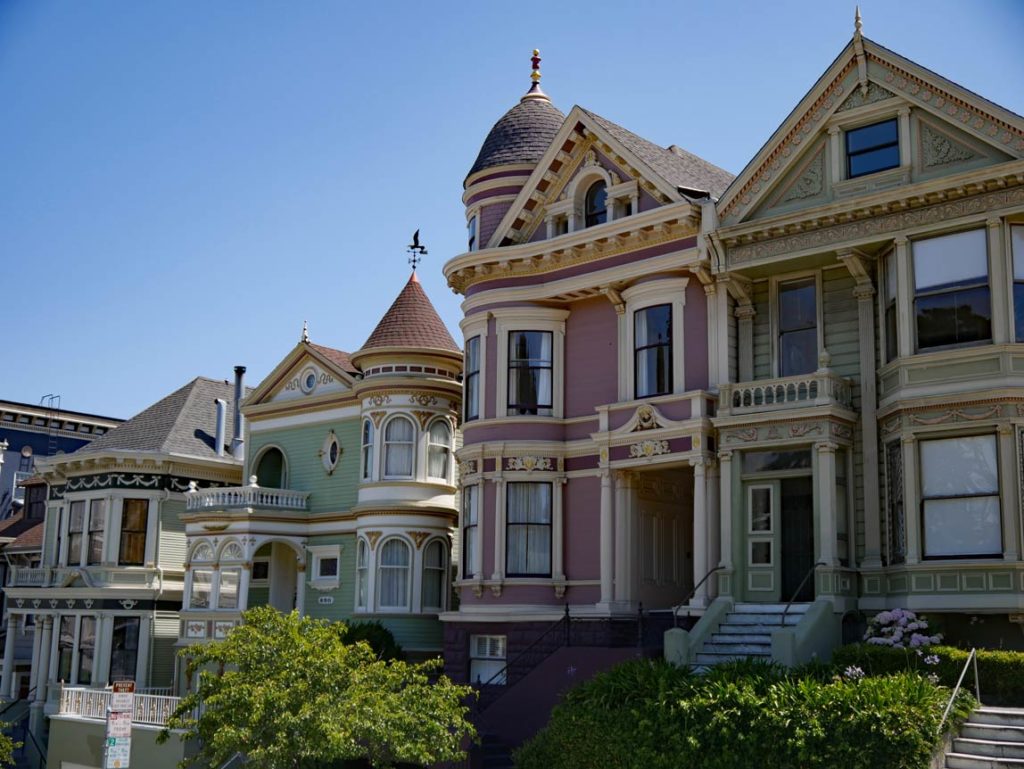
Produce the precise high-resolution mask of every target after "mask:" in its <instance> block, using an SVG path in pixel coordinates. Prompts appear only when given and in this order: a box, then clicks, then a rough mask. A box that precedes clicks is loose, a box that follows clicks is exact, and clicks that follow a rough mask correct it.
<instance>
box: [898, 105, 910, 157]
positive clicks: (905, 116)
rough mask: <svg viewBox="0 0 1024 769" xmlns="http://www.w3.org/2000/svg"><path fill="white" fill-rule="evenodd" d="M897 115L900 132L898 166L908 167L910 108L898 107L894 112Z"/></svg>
mask: <svg viewBox="0 0 1024 769" xmlns="http://www.w3.org/2000/svg"><path fill="white" fill-rule="evenodd" d="M896 114H897V115H899V131H900V165H901V166H903V167H907V166H909V165H910V160H911V158H910V107H900V108H899V110H898V111H897V112H896Z"/></svg>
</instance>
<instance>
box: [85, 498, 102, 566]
mask: <svg viewBox="0 0 1024 769" xmlns="http://www.w3.org/2000/svg"><path fill="white" fill-rule="evenodd" d="M106 519H107V501H106V500H105V499H94V500H92V501H91V502H90V503H89V537H88V542H87V544H86V559H85V562H86V563H87V564H89V565H90V566H92V565H96V564H99V563H102V562H103V535H104V529H105V528H106Z"/></svg>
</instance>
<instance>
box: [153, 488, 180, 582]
mask: <svg viewBox="0 0 1024 769" xmlns="http://www.w3.org/2000/svg"><path fill="white" fill-rule="evenodd" d="M184 512H185V502H184V501H179V500H177V499H165V500H163V501H162V502H161V503H160V539H159V540H158V542H157V562H158V564H159V565H160V566H161V567H162V568H164V569H181V568H182V565H183V564H184V563H185V550H186V545H185V524H184V523H183V522H182V520H181V515H182V513H184Z"/></svg>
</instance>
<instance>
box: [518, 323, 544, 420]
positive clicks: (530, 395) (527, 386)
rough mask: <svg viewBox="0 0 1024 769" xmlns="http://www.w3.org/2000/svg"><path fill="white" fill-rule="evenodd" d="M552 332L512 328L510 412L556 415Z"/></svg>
mask: <svg viewBox="0 0 1024 769" xmlns="http://www.w3.org/2000/svg"><path fill="white" fill-rule="evenodd" d="M551 375H552V333H551V332H550V331H511V332H509V337H508V415H509V416H513V415H520V414H535V415H540V416H551V415H552V413H553V412H552V397H551V396H552V381H551Z"/></svg>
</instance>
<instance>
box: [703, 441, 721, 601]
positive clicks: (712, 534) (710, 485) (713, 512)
mask: <svg viewBox="0 0 1024 769" xmlns="http://www.w3.org/2000/svg"><path fill="white" fill-rule="evenodd" d="M706 463H707V469H706V470H705V475H706V476H707V477H706V480H707V490H708V491H707V494H708V497H707V502H708V503H707V509H708V524H707V526H708V557H707V564H708V568H709V569H710V568H711V566H712V565H718V564H719V563H720V562H721V559H722V555H721V553H722V550H721V543H720V541H719V540H720V539H721V531H722V529H721V518H722V508H721V506H720V505H719V504H718V491H719V488H720V486H719V483H720V481H719V477H718V463H717V462H716V461H715V460H714V459H710V458H709V459H707V460H706ZM707 595H708V599H709V600H710V599H712V598H716V597H717V596H718V576H717V575H712V576H711V577H709V578H708V583H707Z"/></svg>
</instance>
